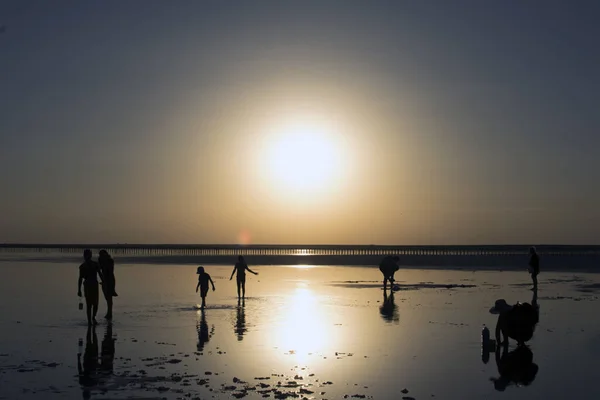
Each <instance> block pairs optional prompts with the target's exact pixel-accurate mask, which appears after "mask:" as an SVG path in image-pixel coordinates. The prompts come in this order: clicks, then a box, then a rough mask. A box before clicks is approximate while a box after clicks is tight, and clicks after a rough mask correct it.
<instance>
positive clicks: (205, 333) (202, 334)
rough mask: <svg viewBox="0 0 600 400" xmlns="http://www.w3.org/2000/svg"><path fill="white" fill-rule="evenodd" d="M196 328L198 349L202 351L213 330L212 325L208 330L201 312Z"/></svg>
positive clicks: (204, 316) (204, 315)
mask: <svg viewBox="0 0 600 400" xmlns="http://www.w3.org/2000/svg"><path fill="white" fill-rule="evenodd" d="M196 329H197V330H198V346H197V347H198V351H203V350H204V345H205V344H206V343H208V341H209V340H210V337H211V336H212V335H213V334H214V330H215V329H214V327H213V328H212V329H211V330H210V332H209V330H208V324H207V323H206V314H205V313H202V315H201V316H200V320H199V321H198V325H196Z"/></svg>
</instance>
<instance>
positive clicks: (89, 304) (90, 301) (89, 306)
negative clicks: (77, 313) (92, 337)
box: [83, 283, 94, 326]
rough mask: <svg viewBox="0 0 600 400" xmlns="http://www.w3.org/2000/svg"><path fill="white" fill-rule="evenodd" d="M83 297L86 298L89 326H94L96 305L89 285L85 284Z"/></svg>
mask: <svg viewBox="0 0 600 400" xmlns="http://www.w3.org/2000/svg"><path fill="white" fill-rule="evenodd" d="M83 296H84V297H85V313H86V315H87V321H88V326H91V325H92V305H93V303H94V300H93V297H92V293H91V290H90V288H89V287H88V285H86V284H85V283H84V284H83Z"/></svg>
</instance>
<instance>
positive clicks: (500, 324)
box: [496, 315, 504, 348]
mask: <svg viewBox="0 0 600 400" xmlns="http://www.w3.org/2000/svg"><path fill="white" fill-rule="evenodd" d="M503 325H504V321H502V315H498V321H497V322H496V348H498V347H500V343H502V341H501V340H500V333H501V332H502V331H503Z"/></svg>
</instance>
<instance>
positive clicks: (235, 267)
mask: <svg viewBox="0 0 600 400" xmlns="http://www.w3.org/2000/svg"><path fill="white" fill-rule="evenodd" d="M236 269H237V265H235V266H234V267H233V271H232V272H231V276H230V277H229V280H232V279H233V274H235V270H236Z"/></svg>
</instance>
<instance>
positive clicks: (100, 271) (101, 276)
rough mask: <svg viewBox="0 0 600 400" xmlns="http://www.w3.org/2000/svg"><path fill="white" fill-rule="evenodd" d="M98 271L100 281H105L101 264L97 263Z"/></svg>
mask: <svg viewBox="0 0 600 400" xmlns="http://www.w3.org/2000/svg"><path fill="white" fill-rule="evenodd" d="M96 271H97V272H98V276H99V277H100V283H102V282H104V275H102V270H101V269H100V264H96Z"/></svg>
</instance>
